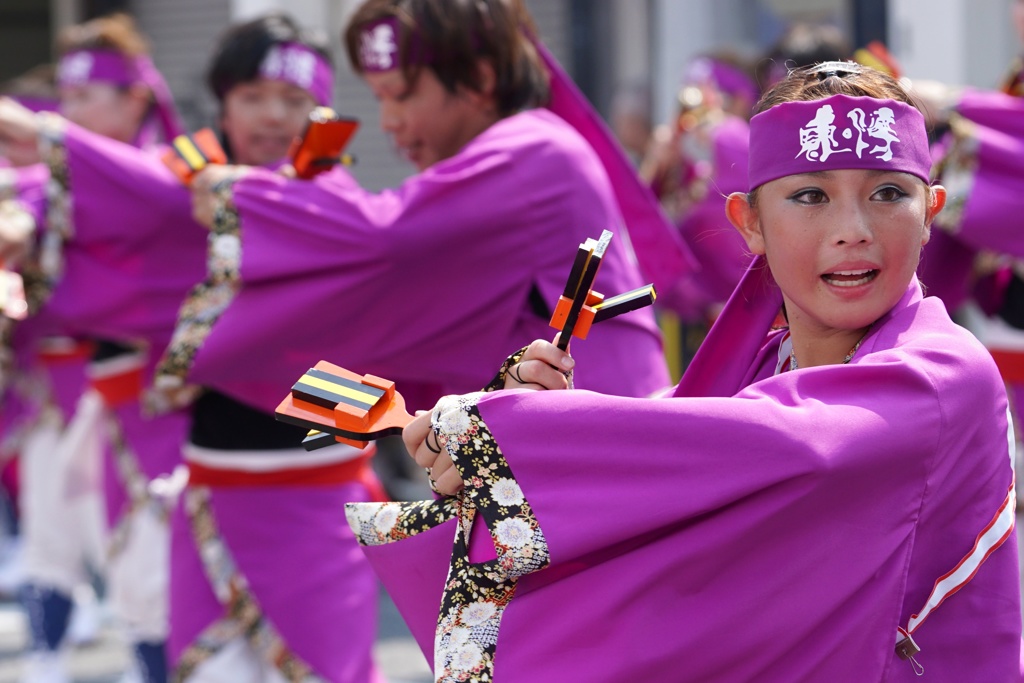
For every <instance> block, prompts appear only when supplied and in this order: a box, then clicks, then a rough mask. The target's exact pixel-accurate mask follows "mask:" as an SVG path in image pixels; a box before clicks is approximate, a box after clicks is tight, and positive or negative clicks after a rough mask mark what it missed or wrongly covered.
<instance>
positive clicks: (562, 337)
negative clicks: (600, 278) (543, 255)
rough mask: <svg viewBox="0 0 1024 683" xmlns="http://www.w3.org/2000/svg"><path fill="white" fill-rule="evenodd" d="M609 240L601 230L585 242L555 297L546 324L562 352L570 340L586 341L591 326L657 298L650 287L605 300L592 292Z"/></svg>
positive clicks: (648, 304)
mask: <svg viewBox="0 0 1024 683" xmlns="http://www.w3.org/2000/svg"><path fill="white" fill-rule="evenodd" d="M611 241H612V233H611V231H610V230H605V231H604V232H602V233H601V237H600V238H598V239H596V240H595V239H592V238H591V239H587V241H586V242H584V243H583V244H581V245H580V247H579V250H577V252H576V259H575V260H574V261H573V264H572V270H571V271H570V272H569V279H568V280H567V281H566V283H565V290H564V291H563V292H562V296H560V297H559V298H558V303H557V304H556V305H555V312H554V313H553V314H552V316H551V323H550V324H551V327H554V328H555V329H556V330H559V335H558V339H557V340H556V341H555V345H556V346H557V347H558V348H560V349H562V350H563V351H565V350H567V349H568V348H569V340H570V339H571V338H572V337H577V338H578V339H586V338H587V335H588V334H589V333H590V328H591V326H592V325H593V324H594V323H599V322H602V321H605V320H610V319H611V318H614V317H615V316H617V315H622V314H623V313H629V312H630V311H635V310H637V309H638V308H643V307H644V306H650V305H651V304H653V303H654V300H655V298H656V297H657V294H656V293H655V291H654V285H650V284H649V285H644V286H643V287H637V288H636V289H634V290H631V291H629V292H626V293H624V294H619V295H617V296H613V297H611V298H609V299H605V298H604V295H603V294H599V293H598V292H595V291H594V290H593V287H594V280H595V279H597V271H598V269H600V267H601V262H602V260H604V254H605V251H607V249H608V244H609V243H610V242H611Z"/></svg>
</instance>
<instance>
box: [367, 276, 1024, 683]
mask: <svg viewBox="0 0 1024 683" xmlns="http://www.w3.org/2000/svg"><path fill="white" fill-rule="evenodd" d="M765 275H766V270H765V269H764V267H763V261H762V260H761V259H758V260H757V261H755V263H754V264H753V267H752V268H751V269H750V270H749V271H748V273H747V274H746V276H745V277H744V279H743V281H742V282H741V284H740V285H739V287H738V289H737V292H736V294H735V295H734V296H733V297H732V299H731V300H730V302H729V304H728V305H727V306H726V309H725V310H724V311H723V313H722V315H721V317H720V318H719V320H718V322H717V323H716V325H715V327H714V328H713V329H712V333H711V335H710V336H709V338H708V341H707V342H705V344H704V346H702V348H701V352H702V353H701V354H699V355H698V356H697V358H696V359H695V360H694V364H693V365H691V368H690V369H689V370H688V371H687V375H690V374H691V372H693V373H694V374H693V375H692V376H691V377H689V378H688V379H684V383H683V384H682V385H681V386H680V388H679V390H678V392H677V397H675V398H667V399H653V400H637V399H629V398H620V397H609V396H600V395H597V394H593V393H591V392H580V391H577V392H569V393H566V392H539V393H528V392H497V393H494V394H487V395H486V396H484V397H482V398H481V399H480V401H479V403H478V408H479V411H480V415H481V416H482V418H483V420H484V422H485V423H486V427H487V429H489V431H490V433H491V434H492V435H493V437H494V439H495V442H496V444H497V446H498V448H500V449H501V452H502V454H503V455H504V457H505V459H506V460H507V461H508V463H509V465H510V466H511V469H512V472H513V473H514V475H515V478H516V481H517V483H518V484H519V486H520V488H521V489H522V491H523V494H524V495H525V498H526V500H527V502H528V503H529V505H530V506H531V508H532V510H533V513H534V514H535V515H536V518H537V520H538V522H539V524H540V529H541V531H542V532H543V534H544V538H545V539H546V541H547V547H548V551H549V552H550V557H551V565H550V566H549V567H548V568H546V569H544V570H543V571H540V572H537V573H534V574H528V575H526V576H524V577H522V578H521V579H519V583H518V586H517V588H516V594H515V596H514V597H513V598H512V601H511V603H510V605H509V606H508V607H507V608H506V610H505V613H504V616H503V618H502V622H501V631H500V635H499V638H498V644H497V652H496V655H495V662H496V665H495V667H496V668H495V676H494V680H495V681H496V683H502V682H510V681H525V680H529V681H538V682H545V681H565V680H586V681H592V682H601V681H609V682H611V681H622V680H695V681H696V680H737V681H741V680H742V681H747V680H766V681H818V680H831V681H843V682H846V681H848V682H850V683H853V682H855V681H857V682H859V681H865V680H872V681H877V680H885V681H890V682H893V681H908V682H909V681H913V680H917V676H916V673H915V671H914V668H913V667H912V665H911V663H909V662H905V661H901V660H900V659H898V657H897V656H896V655H895V653H894V647H893V646H894V643H895V636H896V628H897V626H906V624H907V620H908V619H909V617H910V615H911V613H917V612H920V611H921V608H922V606H923V605H924V602H925V599H926V596H927V595H928V593H929V592H930V590H931V588H932V585H933V582H934V581H935V580H936V579H938V578H939V577H940V576H942V575H943V574H944V573H946V572H947V571H949V570H950V569H952V568H953V567H954V566H955V565H956V564H957V562H958V561H959V560H960V558H961V557H962V556H963V555H965V554H966V553H967V552H969V551H970V549H971V547H972V544H973V543H974V539H975V536H976V535H977V534H978V533H979V532H981V530H982V529H983V528H984V527H985V526H986V525H987V524H988V523H989V521H990V520H991V519H992V517H993V515H994V514H995V512H996V511H997V510H998V509H999V507H1000V504H1001V503H1002V501H1003V500H1004V498H1005V497H1006V495H1007V490H1008V488H1009V487H1010V484H1011V481H1012V471H1011V462H1010V460H1011V458H1010V453H1009V450H1008V443H1007V423H1006V408H1007V404H1006V398H1005V392H1004V390H1003V388H1002V382H1001V380H1000V378H999V376H998V373H997V371H996V368H995V366H994V364H993V363H992V361H991V358H990V357H989V356H988V354H987V352H986V351H985V349H984V348H983V347H981V345H980V344H979V343H978V342H977V341H976V340H975V339H974V338H973V337H971V335H970V334H969V333H967V332H966V331H965V330H963V329H961V328H959V327H957V326H956V325H954V324H953V323H952V322H951V321H950V320H949V318H948V316H947V315H946V313H945V310H944V309H943V306H942V304H941V302H939V301H938V300H937V299H934V298H928V299H922V296H921V293H920V289H919V287H918V285H917V283H916V281H915V282H912V283H911V284H910V287H909V288H908V290H907V292H906V294H905V295H904V297H903V298H902V300H901V301H900V302H899V303H898V304H897V305H896V306H895V307H894V309H893V310H892V311H890V313H889V314H887V315H886V316H884V317H883V318H882V319H881V320H880V321H878V322H877V323H876V324H875V325H874V326H873V327H872V330H871V333H870V334H869V336H868V337H867V338H866V339H865V341H864V343H863V346H862V347H861V350H860V352H859V353H858V354H857V355H856V356H855V357H854V359H853V361H852V362H851V363H850V364H848V365H836V366H823V367H818V368H806V369H801V370H799V371H796V372H787V373H783V374H781V375H774V371H775V366H776V362H777V355H778V352H777V347H778V343H779V339H780V337H781V334H770V333H769V332H768V330H769V327H770V325H771V321H772V319H773V318H774V316H775V314H776V313H777V311H778V305H779V303H780V297H779V294H778V291H777V288H775V287H774V286H773V285H772V284H771V283H770V281H769V280H768V279H767V278H766V277H765ZM766 334H767V335H768V336H766ZM695 369H696V370H705V369H706V372H694V370H695ZM966 376H970V377H971V381H970V382H964V377H966ZM908 424H912V425H914V428H913V429H907V425H908ZM623 449H628V451H629V453H630V457H629V464H628V466H627V467H625V468H623V466H622V462H623V461H622V453H623ZM965 453H970V454H971V457H969V458H967V457H964V454H965ZM611 472H614V474H610V473H611ZM448 527H450V525H448ZM445 531H446V529H445V527H439V528H436V529H433V530H431V531H429V532H425V533H423V534H419V535H418V536H415V537H413V538H412V539H410V541H414V540H417V539H418V540H419V543H418V544H415V543H412V542H410V541H405V540H403V541H399V542H396V543H391V544H387V545H381V546H372V547H368V548H364V552H366V554H367V557H368V558H370V560H371V562H372V563H373V564H374V566H375V567H376V568H377V570H378V571H379V574H380V576H381V577H382V578H383V579H384V581H385V585H386V587H387V588H388V590H389V592H390V593H391V595H392V597H393V598H394V599H395V601H396V604H398V605H399V607H400V609H403V614H405V615H406V616H407V618H410V619H417V621H410V628H411V629H412V631H413V633H414V634H415V635H416V637H417V640H418V642H420V643H421V646H422V645H423V644H426V647H427V648H432V644H431V642H432V641H431V636H432V634H433V629H434V628H435V625H436V618H437V615H436V606H437V605H436V604H435V610H434V613H433V614H430V610H429V608H427V607H424V606H423V603H424V601H425V600H424V598H423V597H422V596H423V595H424V594H426V595H430V594H433V593H436V591H437V590H438V589H439V586H438V585H437V583H438V581H437V577H438V573H437V572H436V571H434V570H433V568H432V567H428V566H424V565H426V564H427V563H435V562H440V563H447V561H448V559H449V554H450V551H449V553H443V552H442V546H443V541H445V540H447V541H448V542H449V543H450V542H451V537H450V536H448V538H447V539H444V538H443V534H444V532H445ZM447 531H448V532H449V533H450V532H451V531H452V529H451V528H447ZM438 557H440V558H441V559H440V560H438V559H437V558H438ZM410 566H411V567H415V569H414V570H407V571H404V572H403V571H401V568H402V567H410ZM421 581H422V582H423V583H420V582H421ZM1020 636H1021V623H1020V586H1019V573H1018V563H1017V550H1016V539H1015V536H1014V535H1013V534H1012V533H1011V535H1010V537H1009V539H1008V540H1007V541H1006V543H1005V544H1004V545H1003V546H1001V547H1000V548H999V549H998V550H996V551H995V552H994V553H993V554H992V555H991V556H990V557H989V558H988V560H987V561H986V563H985V564H984V565H982V566H981V568H980V569H979V571H978V572H977V574H976V575H975V576H974V578H973V580H972V581H971V583H969V584H967V585H966V586H965V587H963V588H962V589H961V590H960V591H959V592H958V593H956V594H955V595H953V596H951V597H950V598H949V599H948V600H947V601H946V603H944V604H943V605H942V606H941V607H940V608H939V609H938V610H937V611H936V612H935V613H933V614H932V615H931V616H930V617H929V619H928V620H927V621H926V622H925V623H924V624H923V625H922V626H921V627H920V628H919V629H918V630H917V632H916V634H915V640H916V641H917V643H918V644H919V645H920V646H921V648H922V652H921V653H920V654H918V655H917V661H918V662H919V663H920V664H921V665H923V666H924V667H925V669H926V671H927V675H928V676H929V677H930V678H931V677H934V678H935V680H936V681H943V682H948V683H954V682H959V681H965V680H986V681H988V680H991V681H997V680H998V681H1011V680H1019V676H1020V655H1021V639H1020ZM427 651H428V653H429V649H428V650H427ZM978 652H984V653H985V656H984V657H982V658H979V657H977V656H976V654H977V653H978ZM740 653H741V654H740ZM428 656H429V655H428ZM666 672H671V673H666Z"/></svg>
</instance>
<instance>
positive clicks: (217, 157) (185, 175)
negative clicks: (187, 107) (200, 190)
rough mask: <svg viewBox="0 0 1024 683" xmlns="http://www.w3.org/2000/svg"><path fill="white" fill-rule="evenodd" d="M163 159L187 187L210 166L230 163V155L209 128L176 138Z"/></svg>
mask: <svg viewBox="0 0 1024 683" xmlns="http://www.w3.org/2000/svg"><path fill="white" fill-rule="evenodd" d="M162 158H163V162H164V163H165V164H166V165H167V167H168V168H170V169H171V171H173V172H174V175H176V176H178V178H180V179H181V182H182V183H184V184H185V185H188V184H189V183H191V182H192V178H193V177H195V174H196V173H198V172H199V171H201V170H203V169H204V168H206V167H207V166H208V165H210V164H226V163H228V155H227V154H225V153H224V149H223V148H222V147H221V146H220V142H219V141H218V140H217V134H216V133H214V132H213V131H212V130H211V129H209V128H203V129H202V130H198V131H196V132H195V133H192V134H191V135H179V136H178V137H176V138H174V140H172V141H171V146H170V148H169V149H168V150H167V151H165V152H164V154H163V157H162Z"/></svg>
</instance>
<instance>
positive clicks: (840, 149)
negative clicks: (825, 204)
mask: <svg viewBox="0 0 1024 683" xmlns="http://www.w3.org/2000/svg"><path fill="white" fill-rule="evenodd" d="M835 169H871V170H885V171H902V172H904V173H909V174H911V175H914V176H917V177H918V178H920V179H921V180H923V181H924V182H925V183H927V182H929V174H930V172H931V154H930V152H929V150H928V133H927V130H926V128H925V123H924V117H923V116H922V115H921V112H919V111H918V110H917V109H915V108H914V107H911V106H909V105H906V104H903V103H902V102H896V101H895V100H878V99H875V98H873V97H849V96H847V95H833V96H832V97H829V98H826V99H823V100H813V101H810V102H786V103H785V104H780V105H777V106H774V107H772V108H771V109H768V110H767V111H764V112H761V113H760V114H758V115H757V116H755V117H754V118H752V119H751V120H750V161H749V173H748V177H749V183H750V189H754V188H756V187H759V186H760V185H763V184H764V183H767V182H769V181H771V180H776V179H778V178H782V177H783V176H788V175H795V174H798V173H814V172H817V171H830V170H835Z"/></svg>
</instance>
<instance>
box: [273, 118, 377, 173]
mask: <svg viewBox="0 0 1024 683" xmlns="http://www.w3.org/2000/svg"><path fill="white" fill-rule="evenodd" d="M358 129H359V121H357V120H356V119H349V118H343V117H340V116H338V114H337V113H335V111H334V110H333V109H331V108H330V107H316V108H315V109H313V111H312V112H310V114H309V120H308V121H307V122H306V128H305V130H303V131H302V135H301V136H300V137H298V138H296V139H295V142H294V143H292V147H291V149H290V150H289V152H288V158H289V159H291V162H292V166H293V167H294V168H295V175H296V176H297V177H299V178H302V179H304V180H309V179H310V178H312V177H314V176H316V175H317V174H319V173H323V172H324V171H327V170H330V168H331V167H332V166H335V165H337V164H343V165H345V166H351V165H352V164H353V163H355V159H354V157H353V156H352V155H351V154H345V147H346V146H347V145H348V142H349V140H351V139H352V136H353V135H355V133H356V130H358Z"/></svg>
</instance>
